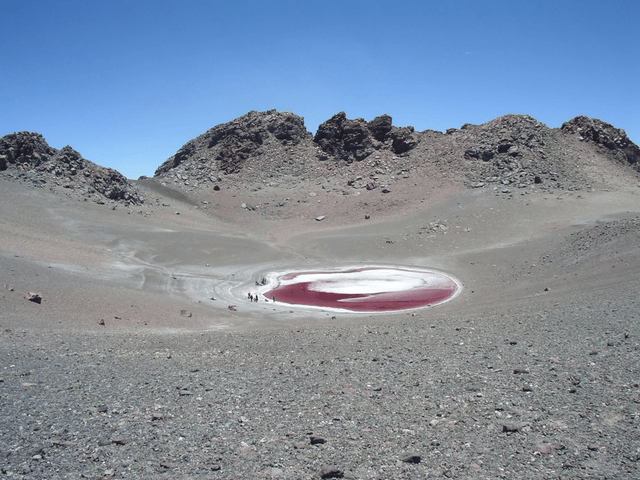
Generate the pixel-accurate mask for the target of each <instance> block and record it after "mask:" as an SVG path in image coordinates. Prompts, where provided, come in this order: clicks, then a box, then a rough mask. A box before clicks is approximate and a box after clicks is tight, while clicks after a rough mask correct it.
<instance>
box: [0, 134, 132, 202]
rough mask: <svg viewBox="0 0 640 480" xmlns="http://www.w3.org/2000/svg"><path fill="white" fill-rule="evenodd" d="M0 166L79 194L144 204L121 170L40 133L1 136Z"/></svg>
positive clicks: (96, 199) (34, 182) (42, 182)
mask: <svg viewBox="0 0 640 480" xmlns="http://www.w3.org/2000/svg"><path fill="white" fill-rule="evenodd" d="M0 170H10V171H14V170H15V171H16V172H18V175H17V177H18V178H24V179H25V180H27V181H29V182H30V183H32V184H34V185H42V184H49V185H50V186H52V187H53V186H55V185H62V186H64V187H65V188H67V189H69V190H73V191H76V192H77V193H78V197H84V198H92V199H93V200H95V201H97V202H98V203H100V202H102V203H104V202H103V200H104V199H108V200H115V201H125V202H128V203H132V204H141V203H143V201H144V200H143V199H142V198H141V197H140V195H139V194H138V193H137V191H136V188H135V187H134V186H133V185H132V184H131V183H130V182H129V181H128V180H127V179H126V178H125V177H124V176H123V175H122V174H120V173H119V172H117V171H115V170H112V169H110V168H104V167H101V166H99V165H96V164H95V163H93V162H90V161H89V160H86V159H85V158H83V157H82V155H80V153H78V152H77V151H75V150H74V149H73V148H71V147H70V146H68V145H67V146H66V147H63V148H62V149H61V150H57V149H55V148H52V147H50V146H49V145H48V144H47V142H46V141H45V139H44V138H43V137H42V135H40V134H39V133H31V132H18V133H12V134H9V135H5V136H4V137H2V138H0Z"/></svg>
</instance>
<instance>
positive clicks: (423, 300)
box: [257, 266, 462, 313]
mask: <svg viewBox="0 0 640 480" xmlns="http://www.w3.org/2000/svg"><path fill="white" fill-rule="evenodd" d="M266 281H267V285H266V288H265V287H263V288H260V289H259V290H261V291H259V292H257V293H259V294H260V295H263V296H265V297H266V298H267V299H269V300H272V299H273V298H274V297H275V299H276V303H279V304H287V305H291V306H296V307H305V308H321V309H323V310H335V311H343V312H344V311H347V312H349V313H383V312H394V311H403V310H413V309H417V308H424V307H428V306H434V305H439V304H441V303H444V302H446V301H449V300H451V299H452V298H454V297H455V296H457V295H458V293H459V292H460V291H461V289H462V285H461V284H460V282H458V281H457V280H456V279H454V278H453V277H451V276H449V275H446V274H444V273H442V272H437V271H434V270H427V269H416V268H402V267H380V266H370V267H345V268H343V269H341V270H336V271H310V272H309V271H300V272H286V273H271V274H270V275H268V276H267V277H266ZM263 289H264V290H263Z"/></svg>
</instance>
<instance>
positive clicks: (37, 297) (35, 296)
mask: <svg viewBox="0 0 640 480" xmlns="http://www.w3.org/2000/svg"><path fill="white" fill-rule="evenodd" d="M26 298H27V300H29V301H30V302H33V303H38V304H40V303H42V294H41V293H36V292H29V293H27V297H26Z"/></svg>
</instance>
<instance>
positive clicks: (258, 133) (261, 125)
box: [155, 110, 311, 176]
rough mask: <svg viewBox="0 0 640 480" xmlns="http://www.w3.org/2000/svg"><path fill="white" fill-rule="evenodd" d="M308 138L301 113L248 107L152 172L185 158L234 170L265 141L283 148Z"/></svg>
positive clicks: (160, 172) (164, 171)
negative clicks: (248, 110)
mask: <svg viewBox="0 0 640 480" xmlns="http://www.w3.org/2000/svg"><path fill="white" fill-rule="evenodd" d="M310 138H311V134H310V133H309V132H308V131H307V129H306V128H305V126H304V119H303V118H302V117H299V116H297V115H294V114H293V113H291V112H277V111H276V110H269V111H266V112H256V111H251V112H249V113H247V114H245V115H243V116H241V117H239V118H236V119H235V120H232V121H230V122H227V123H224V124H221V125H216V126H215V127H213V128H211V129H210V130H208V131H207V132H205V133H204V134H202V135H200V136H198V137H197V138H194V139H193V140H191V141H189V142H187V143H186V144H185V145H184V146H182V148H180V150H178V151H177V152H176V154H175V155H174V156H173V157H171V158H169V159H168V160H167V161H166V162H164V163H163V164H162V165H160V167H159V168H158V169H157V170H156V172H155V176H163V175H164V174H167V173H168V172H169V171H170V170H172V169H175V168H176V167H178V166H180V165H182V164H183V163H184V162H193V161H196V162H199V163H200V164H202V165H203V166H205V167H207V168H208V169H209V170H212V171H215V172H217V171H222V172H224V173H225V174H230V173H237V172H239V171H240V170H241V169H242V166H243V163H244V162H245V161H246V160H247V159H249V158H251V157H257V156H259V155H261V154H262V153H263V151H264V150H263V147H264V146H265V145H270V146H272V145H273V144H277V146H278V147H279V148H286V147H290V146H295V145H298V144H299V143H300V142H303V141H305V140H307V141H309V140H310Z"/></svg>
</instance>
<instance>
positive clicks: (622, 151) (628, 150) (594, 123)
mask: <svg viewBox="0 0 640 480" xmlns="http://www.w3.org/2000/svg"><path fill="white" fill-rule="evenodd" d="M560 128H561V130H562V131H563V132H565V133H569V134H579V135H580V139H581V140H586V141H588V142H593V143H595V144H597V145H600V146H603V147H605V148H607V149H608V150H609V151H610V152H611V153H612V154H613V156H614V157H616V158H617V159H618V160H621V161H623V162H625V163H628V164H629V165H631V167H633V168H634V169H635V170H637V171H640V148H638V146H637V145H636V144H635V143H633V142H632V141H631V140H630V139H629V137H627V134H626V132H625V131H624V130H622V129H621V128H616V127H614V126H613V125H610V124H608V123H606V122H603V121H602V120H598V119H597V118H589V117H585V116H584V115H581V116H578V117H575V118H572V119H571V120H569V121H568V122H565V123H563V124H562V127H560Z"/></svg>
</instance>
